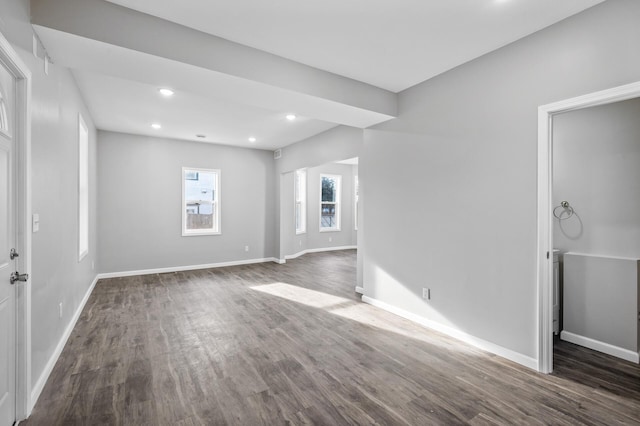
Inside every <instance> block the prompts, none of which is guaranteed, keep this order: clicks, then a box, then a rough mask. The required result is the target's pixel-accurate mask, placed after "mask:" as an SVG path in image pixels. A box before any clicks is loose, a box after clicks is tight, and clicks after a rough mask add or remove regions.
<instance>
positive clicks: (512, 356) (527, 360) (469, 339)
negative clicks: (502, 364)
mask: <svg viewBox="0 0 640 426" xmlns="http://www.w3.org/2000/svg"><path fill="white" fill-rule="evenodd" d="M362 301H363V302H365V303H368V304H370V305H373V306H376V307H378V308H380V309H383V310H385V311H387V312H391V313H392V314H395V315H398V316H399V317H402V318H406V319H408V320H409V321H413V322H415V323H417V324H420V325H422V326H424V327H426V328H429V329H432V330H435V331H438V332H440V333H442V334H446V335H447V336H450V337H453V338H454V339H458V340H460V341H462V342H464V343H467V344H469V345H471V346H475V347H476V348H479V349H482V350H484V351H487V352H490V353H492V354H495V355H498V356H501V357H503V358H506V359H508V360H510V361H513V362H515V363H518V364H520V365H524V366H525V367H528V368H531V369H533V370H536V369H537V368H538V360H537V359H534V358H531V357H528V356H526V355H523V354H521V353H519V352H515V351H512V350H511V349H507V348H505V347H502V346H499V345H496V344H495V343H491V342H488V341H486V340H483V339H480V338H477V337H475V336H472V335H470V334H467V333H465V332H463V331H460V330H458V329H455V328H453V327H449V326H446V325H443V324H440V323H438V322H435V321H432V320H430V319H427V318H425V317H422V316H420V315H417V314H414V313H411V312H408V311H405V310H404V309H400V308H397V307H395V306H393V305H390V304H388V303H385V302H382V301H380V300H378V299H374V298H372V297H369V296H364V295H363V296H362Z"/></svg>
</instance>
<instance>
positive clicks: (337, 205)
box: [318, 173, 342, 232]
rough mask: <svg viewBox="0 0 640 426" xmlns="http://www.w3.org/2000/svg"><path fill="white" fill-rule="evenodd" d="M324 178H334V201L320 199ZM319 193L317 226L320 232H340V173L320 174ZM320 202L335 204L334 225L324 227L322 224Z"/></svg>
mask: <svg viewBox="0 0 640 426" xmlns="http://www.w3.org/2000/svg"><path fill="white" fill-rule="evenodd" d="M324 178H330V179H334V180H335V181H336V189H335V191H336V194H335V200H336V201H322V180H323V179H324ZM319 184H320V194H319V197H318V198H319V200H320V205H319V213H320V218H319V221H318V222H319V227H320V232H340V230H341V225H342V219H341V217H342V205H341V204H342V202H341V201H342V200H341V197H342V175H332V174H327V173H322V174H320V181H319ZM322 204H333V205H334V206H335V212H336V213H335V216H336V226H334V227H331V228H325V227H323V226H322Z"/></svg>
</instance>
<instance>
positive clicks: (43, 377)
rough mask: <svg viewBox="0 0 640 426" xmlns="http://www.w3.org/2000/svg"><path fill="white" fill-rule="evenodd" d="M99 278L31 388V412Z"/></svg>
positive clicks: (95, 280)
mask: <svg viewBox="0 0 640 426" xmlns="http://www.w3.org/2000/svg"><path fill="white" fill-rule="evenodd" d="M99 279H100V277H99V276H98V275H96V277H95V278H94V279H93V282H92V283H91V285H90V286H89V288H88V289H87V292H86V293H85V295H84V297H83V298H82V301H81V302H80V305H78V308H77V309H76V311H75V313H74V314H73V317H72V318H71V321H69V324H68V325H67V328H65V330H64V333H63V334H62V337H61V338H60V341H59V342H58V345H57V346H56V349H55V350H54V351H53V354H51V357H50V358H49V361H48V362H47V365H45V367H44V370H43V371H42V374H40V377H38V381H37V382H36V384H35V385H33V388H31V401H30V404H31V406H30V407H29V413H31V412H32V411H33V407H35V405H36V402H38V398H39V397H40V394H41V393H42V390H43V389H44V385H45V384H46V383H47V380H48V379H49V376H50V375H51V372H52V371H53V367H55V365H56V362H58V358H60V354H62V350H63V349H64V345H66V344H67V340H69V336H71V333H72V332H73V329H74V327H75V326H76V323H77V322H78V319H79V318H80V314H82V310H83V309H84V306H85V305H86V304H87V301H88V300H89V296H91V293H92V292H93V289H94V287H95V286H96V283H97V282H98V280H99Z"/></svg>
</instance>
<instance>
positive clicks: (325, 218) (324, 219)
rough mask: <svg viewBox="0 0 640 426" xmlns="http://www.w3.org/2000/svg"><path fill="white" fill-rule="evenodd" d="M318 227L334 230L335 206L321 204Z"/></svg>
mask: <svg viewBox="0 0 640 426" xmlns="http://www.w3.org/2000/svg"><path fill="white" fill-rule="evenodd" d="M320 224H321V225H320V226H322V227H323V228H336V227H337V226H338V223H337V222H336V205H335V204H326V203H322V214H321V217H320Z"/></svg>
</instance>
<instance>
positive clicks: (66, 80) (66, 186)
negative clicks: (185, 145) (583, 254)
mask: <svg viewBox="0 0 640 426" xmlns="http://www.w3.org/2000/svg"><path fill="white" fill-rule="evenodd" d="M0 7H1V11H2V14H1V21H0V31H2V33H3V34H4V36H5V37H6V38H7V39H8V40H9V41H10V42H11V43H12V45H13V47H14V49H15V50H16V51H17V52H18V54H19V55H20V57H21V58H22V60H23V61H24V62H25V63H26V65H27V66H28V67H29V69H30V70H31V72H32V99H31V100H32V104H31V106H32V117H31V118H32V122H31V126H32V128H31V150H32V171H33V174H32V181H31V182H32V207H33V212H34V213H38V214H39V215H40V231H39V232H37V233H35V234H33V240H32V244H33V246H32V271H31V277H30V279H29V283H28V284H27V285H30V286H31V291H32V293H31V297H32V299H31V312H32V318H31V328H32V329H31V340H32V341H31V344H32V359H31V380H32V383H31V386H34V385H36V384H43V383H42V381H43V379H46V377H43V374H44V373H46V368H47V364H48V363H49V362H50V361H51V359H52V356H54V354H55V350H56V347H57V346H58V344H59V342H60V341H61V339H62V338H63V335H64V332H65V329H66V328H67V327H68V326H69V324H70V323H71V320H72V317H73V315H74V313H75V312H76V310H77V309H78V307H79V306H80V303H81V301H82V299H83V298H84V296H85V294H86V292H87V290H88V289H89V287H90V285H91V283H92V282H93V280H94V278H95V275H96V274H95V271H94V270H93V268H92V264H93V263H94V262H95V261H96V259H97V256H96V255H97V250H96V221H97V220H96V219H97V218H96V131H95V126H94V125H93V122H92V119H91V116H90V114H89V112H88V110H87V108H86V107H85V105H84V102H83V100H82V97H81V96H80V93H79V90H78V88H77V86H76V84H75V81H74V79H73V76H72V75H71V73H70V72H69V70H67V69H65V68H61V67H58V66H56V65H54V64H52V65H51V66H50V67H49V74H48V75H45V73H44V67H43V60H42V59H41V58H42V55H41V53H40V58H36V57H34V56H33V54H32V53H31V46H32V34H33V30H32V28H31V24H30V21H29V1H26V0H2V1H1V2H0ZM53 59H54V62H55V58H53ZM78 113H81V114H82V116H83V118H84V120H85V122H86V124H87V126H88V128H89V185H90V188H89V194H90V198H89V212H90V215H89V226H90V228H89V254H88V256H86V257H85V258H84V259H83V260H82V261H81V262H78ZM59 303H62V304H63V313H62V318H59V316H58V304H59Z"/></svg>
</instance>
